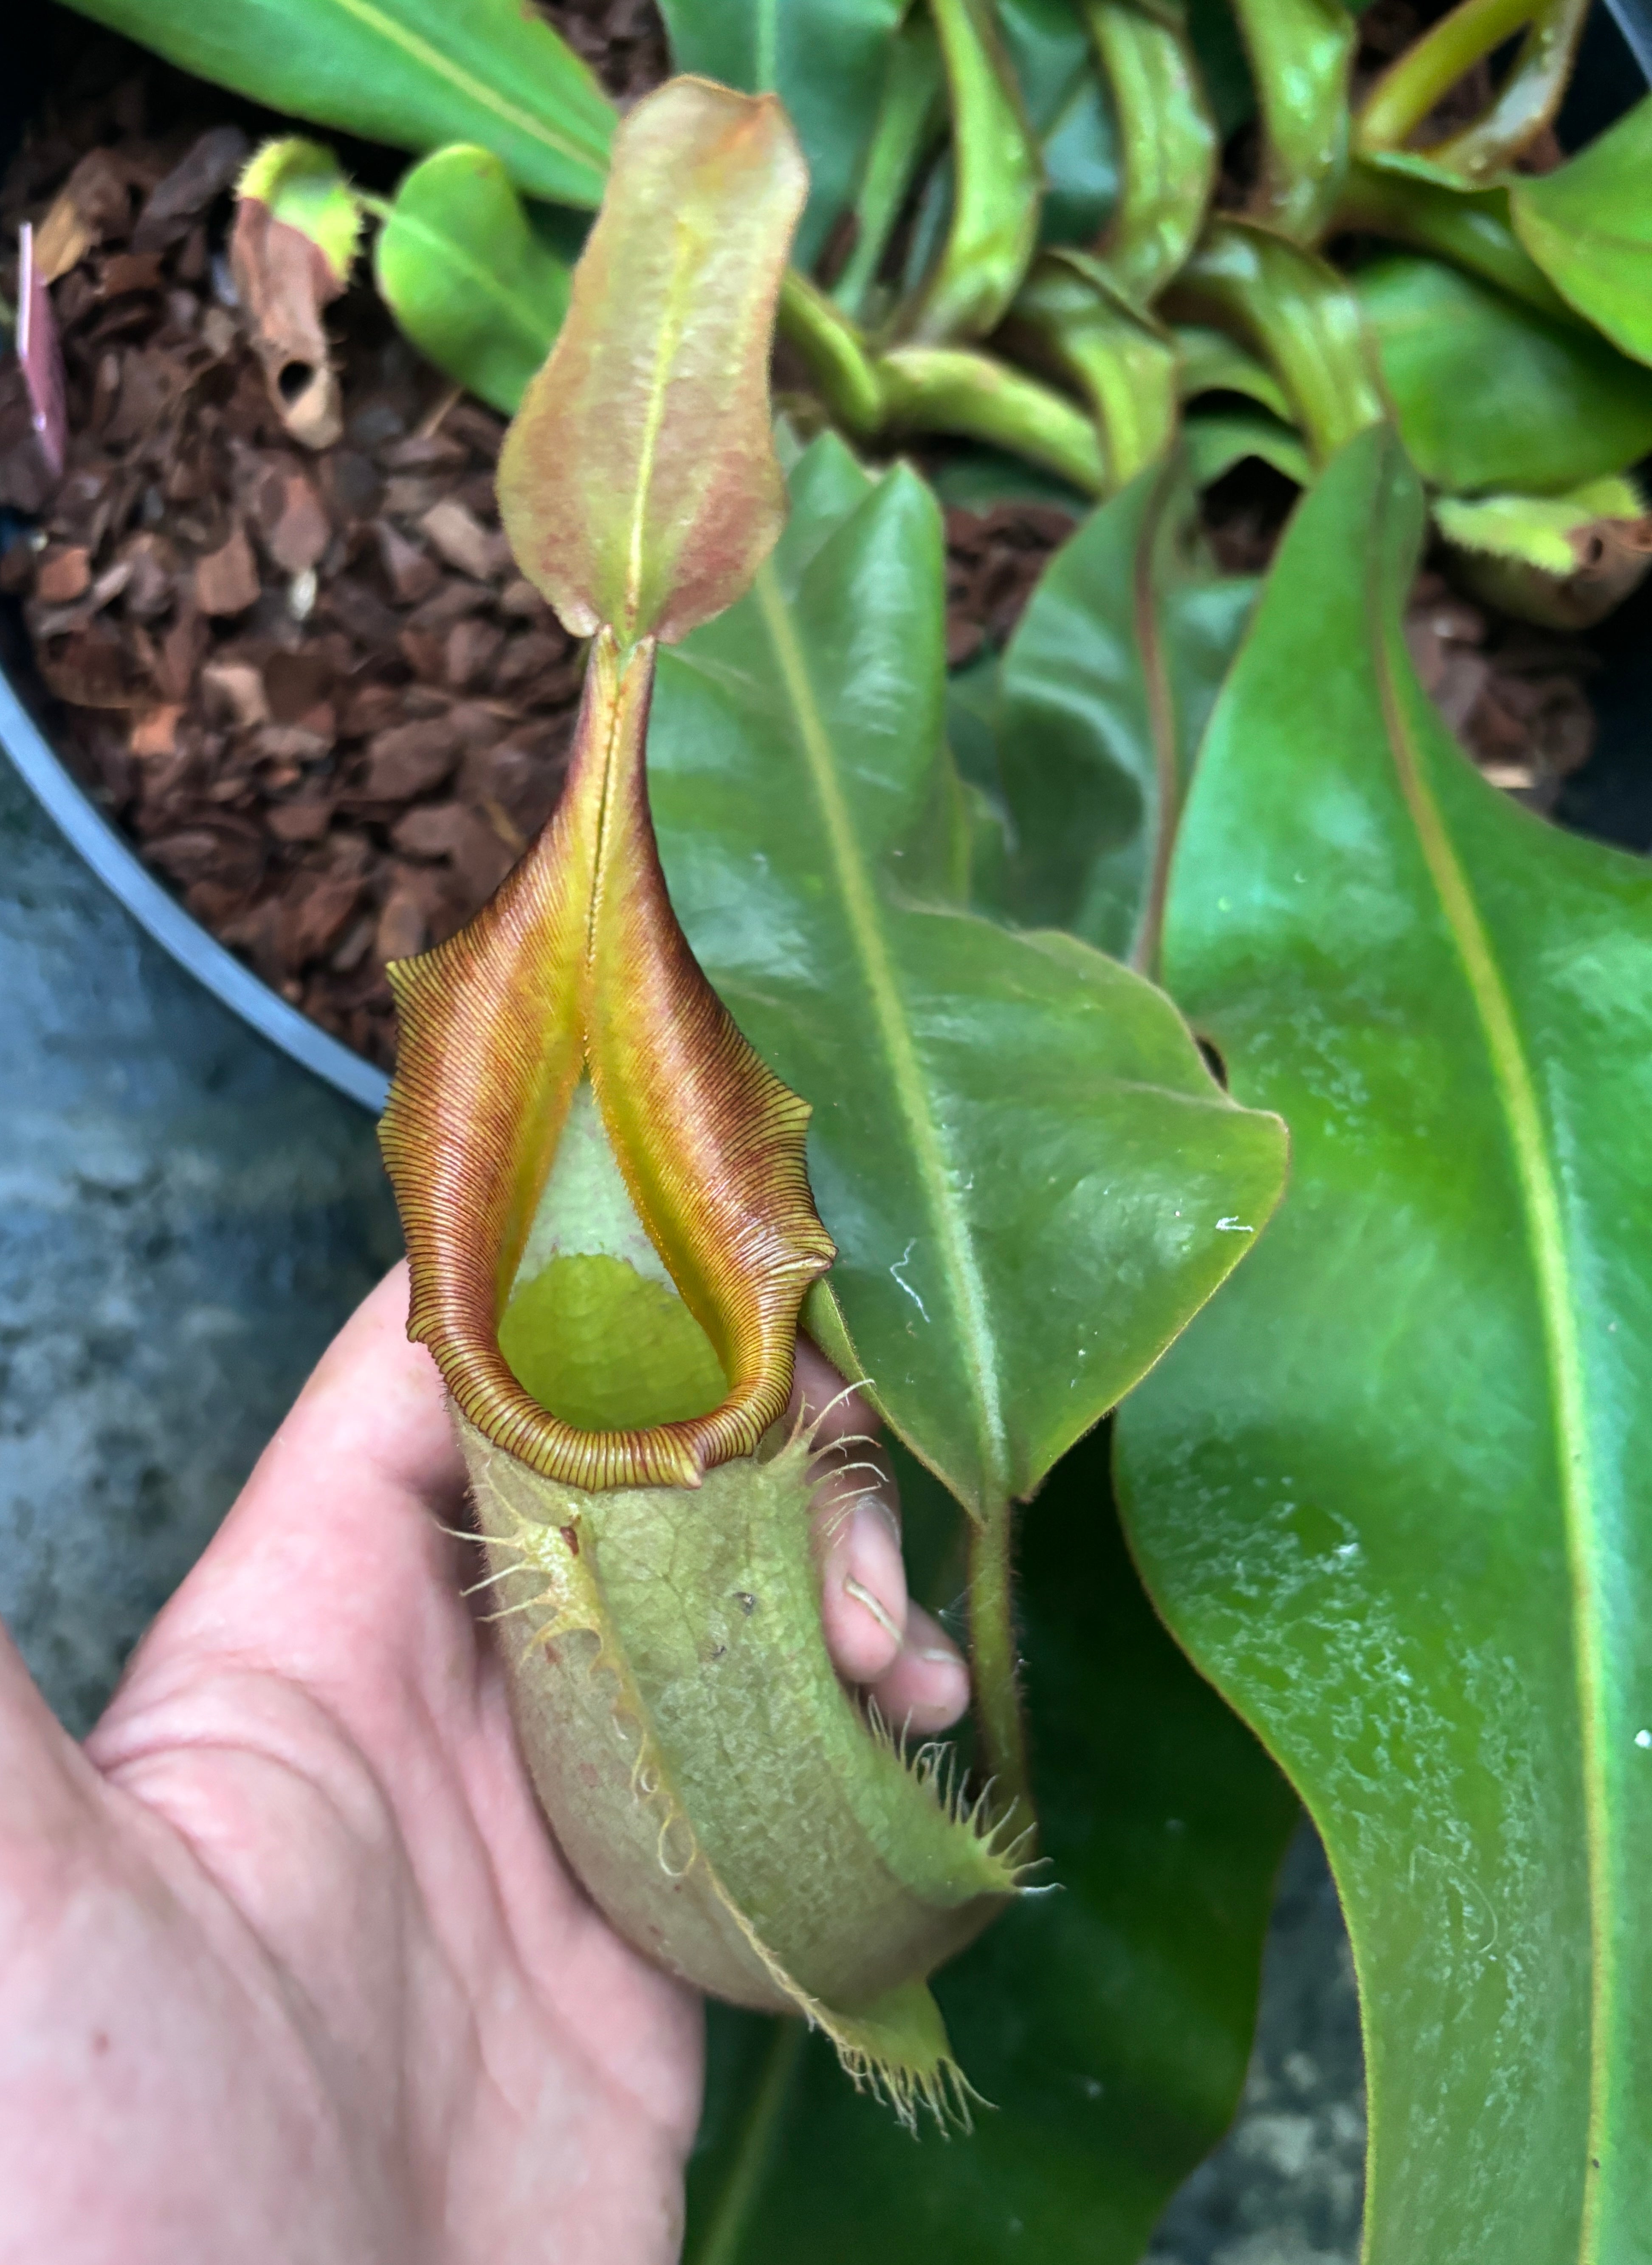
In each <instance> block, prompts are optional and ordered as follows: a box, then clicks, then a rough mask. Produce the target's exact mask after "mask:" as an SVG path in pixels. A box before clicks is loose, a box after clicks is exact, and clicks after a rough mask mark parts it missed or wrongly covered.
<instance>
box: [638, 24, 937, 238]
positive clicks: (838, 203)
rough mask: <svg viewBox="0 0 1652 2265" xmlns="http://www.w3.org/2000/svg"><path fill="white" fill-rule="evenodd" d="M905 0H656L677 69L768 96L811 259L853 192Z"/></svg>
mask: <svg viewBox="0 0 1652 2265" xmlns="http://www.w3.org/2000/svg"><path fill="white" fill-rule="evenodd" d="M905 6H906V0H786V4H785V5H783V6H782V5H780V4H778V0H661V4H660V13H661V15H662V16H663V17H664V18H665V19H666V32H667V33H668V34H669V35H670V39H671V54H672V60H673V62H674V64H675V65H676V67H677V69H679V70H682V71H697V72H699V73H700V75H701V76H702V77H704V78H715V79H720V80H721V81H722V83H723V84H724V86H738V87H741V88H743V89H744V90H745V91H746V93H747V94H777V95H778V96H779V97H780V98H781V100H782V102H783V103H784V104H785V106H786V111H787V114H788V116H789V117H790V120H791V122H792V125H793V126H794V127H796V129H797V139H798V141H799V142H801V143H802V145H803V154H804V157H805V158H807V160H808V164H809V203H808V206H807V208H806V210H805V211H804V216H803V219H802V221H801V222H800V223H799V224H798V229H797V261H798V264H799V266H804V267H810V266H812V265H813V264H814V262H815V260H816V259H818V258H819V253H820V250H821V247H822V246H823V244H825V242H826V237H828V236H829V235H830V234H831V232H832V229H833V225H834V224H835V222H837V220H838V218H839V216H840V215H841V213H842V212H843V210H844V208H846V206H847V205H848V203H849V200H850V199H851V197H852V195H853V193H854V190H855V179H856V176H857V174H858V172H859V171H860V164H861V158H862V152H863V151H864V150H865V149H866V146H867V142H868V140H869V138H870V134H871V130H872V122H873V120H874V119H875V117H876V116H877V106H878V99H879V97H880V95H881V93H882V91H883V85H884V69H885V65H886V62H887V60H888V54H889V45H890V40H891V36H892V35H893V33H894V32H895V30H896V27H897V26H898V25H899V22H900V19H901V16H902V14H903V13H904V11H905Z"/></svg>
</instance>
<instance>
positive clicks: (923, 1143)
mask: <svg viewBox="0 0 1652 2265" xmlns="http://www.w3.org/2000/svg"><path fill="white" fill-rule="evenodd" d="M756 595H757V603H758V609H759V611H760V612H761V615H762V619H763V626H764V628H765V630H767V631H768V638H769V642H770V644H771V645H772V646H773V648H774V652H775V660H776V662H777V663H778V665H779V668H780V673H781V677H782V681H783V682H784V684H785V687H786V691H787V694H788V696H789V698H790V703H791V707H792V712H793V715H794V716H795V717H796V719H797V737H798V740H799V743H800V745H801V746H802V748H803V752H804V760H805V761H806V762H807V764H808V768H809V776H810V780H811V784H812V786H813V788H814V790H815V797H816V799H817V801H818V802H819V806H820V814H821V817H822V819H823V820H824V822H825V827H826V841H827V845H828V847H829V848H830V851H831V856H832V863H833V869H834V870H835V872H836V875H837V879H838V883H839V887H840V890H841V896H842V901H843V905H844V908H845V925H846V927H847V928H848V933H849V936H850V937H851V939H852V941H853V943H854V946H855V953H856V956H857V958H859V961H860V965H861V972H862V979H863V980H864V983H865V986H866V990H867V993H868V995H869V996H870V1000H871V1004H872V1014H873V1019H874V1022H875V1024H876V1027H877V1038H878V1040H879V1042H880V1045H881V1046H882V1050H883V1052H884V1059H885V1060H886V1062H887V1064H888V1067H889V1077H890V1086H891V1091H892V1092H893V1094H894V1096H895V1101H896V1105H897V1107H898V1108H899V1111H900V1115H901V1118H902V1119H903V1120H904V1122H905V1124H906V1132H907V1135H908V1138H909V1140H910V1141H911V1146H912V1153H913V1158H914V1160H915V1162H916V1164H917V1171H918V1180H919V1183H920V1185H921V1189H922V1191H923V1194H924V1197H925V1199H926V1202H927V1205H928V1212H929V1215H930V1220H931V1224H932V1226H933V1227H934V1230H935V1241H936V1244H937V1246H938V1248H939V1249H940V1252H941V1258H942V1268H943V1271H944V1272H945V1276H946V1279H947V1286H948V1289H949V1292H950V1298H951V1304H952V1310H953V1315H954V1318H955V1320H956V1322H957V1326H958V1328H959V1329H960V1331H961V1333H962V1335H963V1337H964V1361H963V1364H962V1366H963V1370H964V1377H965V1379H966V1380H967V1382H968V1387H969V1391H970V1396H971V1399H972V1402H974V1406H975V1413H976V1419H977V1420H976V1438H977V1446H978V1451H979V1459H980V1465H981V1471H982V1475H983V1477H984V1478H985V1481H986V1489H987V1497H986V1499H985V1500H983V1502H982V1503H981V1504H980V1505H979V1509H980V1511H981V1513H982V1514H986V1515H990V1514H991V1512H992V1511H993V1510H994V1509H996V1508H1001V1506H1002V1504H1004V1503H1005V1502H1007V1501H1008V1495H1009V1482H1008V1443H1007V1441H1006V1438H1005V1433H1004V1421H1003V1415H1002V1412H1001V1409H1000V1408H999V1405H998V1399H997V1394H996V1391H995V1389H994V1388H993V1387H994V1384H995V1380H996V1375H997V1364H996V1361H995V1358H994V1351H993V1334H992V1330H991V1329H990V1327H989V1325H988V1322H987V1301H986V1285H985V1283H984V1282H983V1281H982V1279H981V1273H980V1268H979V1264H977V1261H976V1256H975V1250H974V1246H973V1242H972V1238H971V1235H970V1232H969V1227H968V1226H967V1224H966V1223H965V1222H964V1220H962V1219H960V1218H959V1216H958V1213H957V1205H956V1204H955V1203H954V1201H953V1199H952V1194H951V1189H950V1165H949V1162H948V1159H947V1154H946V1148H945V1143H944V1141H943V1140H942V1134H941V1129H940V1127H939V1125H937V1124H936V1123H935V1118H934V1116H933V1115H932V1113H931V1111H930V1109H929V1106H928V1098H927V1096H926V1095H925V1092H924V1086H923V1075H922V1072H921V1069H920V1067H919V1063H918V1055H917V1049H916V1047H915V1045H913V1036H912V1031H911V1030H910V1028H909V1026H908V1023H907V1020H906V1011H905V1009H904V1006H903V1004H902V1001H901V996H900V987H899V982H898V980H897V979H896V975H895V970H894V965H893V963H892V960H891V956H890V951H889V946H888V943H887V940H886V938H885V936H884V927H883V921H882V920H881V918H880V916H879V904H878V895H877V885H876V883H875V881H874V880H873V878H872V875H871V873H870V871H869V870H868V868H867V863H866V859H865V857H864V856H863V855H862V849H861V845H860V841H859V839H858V837H857V836H856V834H855V826H854V821H853V819H852V818H851V817H850V814H849V808H848V801H847V799H846V797H845V796H844V793H843V790H842V787H841V783H840V781H839V778H838V775H837V763H836V760H835V756H834V753H833V746H832V740H831V735H830V733H829V732H828V731H827V729H826V722H825V719H824V717H822V716H821V713H820V710H819V703H818V702H817V701H816V699H815V695H814V686H813V683H812V681H811V678H810V675H809V667H808V663H807V661H806V660H805V659H804V654H803V652H802V649H801V647H800V646H799V645H798V642H797V636H796V633H795V631H794V630H793V627H792V623H791V617H790V613H789V611H788V609H787V606H786V601H785V598H784V596H783V595H782V591H781V588H780V584H779V580H778V579H777V577H776V575H775V570H774V567H773V565H772V564H768V563H766V564H764V565H763V566H762V567H761V570H760V571H759V573H758V576H757V581H756ZM876 1381H877V1380H876V1379H873V1384H874V1387H876Z"/></svg>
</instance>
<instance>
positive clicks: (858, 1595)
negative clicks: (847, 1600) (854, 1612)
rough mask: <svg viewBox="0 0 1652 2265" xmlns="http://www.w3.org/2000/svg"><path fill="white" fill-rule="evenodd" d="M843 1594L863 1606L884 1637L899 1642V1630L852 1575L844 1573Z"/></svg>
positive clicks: (883, 1609) (877, 1602)
mask: <svg viewBox="0 0 1652 2265" xmlns="http://www.w3.org/2000/svg"><path fill="white" fill-rule="evenodd" d="M843 1593H844V1595H845V1596H846V1597H853V1598H854V1599H855V1603H856V1604H857V1605H863V1606H865V1607H866V1610H867V1611H868V1612H869V1613H870V1614H871V1616H872V1618H873V1619H874V1620H876V1621H877V1625H878V1627H879V1628H882V1629H883V1631H884V1635H888V1636H891V1637H892V1638H893V1639H894V1641H895V1642H897V1643H899V1642H900V1630H899V1628H898V1627H897V1625H896V1623H895V1621H894V1620H892V1619H891V1616H890V1614H889V1613H888V1611H887V1610H886V1609H885V1607H884V1606H883V1605H882V1604H881V1603H880V1602H879V1600H878V1599H877V1598H876V1597H875V1596H874V1595H873V1594H872V1592H871V1591H870V1589H869V1588H868V1587H867V1586H866V1584H865V1583H864V1582H863V1581H857V1580H856V1579H855V1576H854V1574H853V1573H846V1574H845V1575H844V1576H843Z"/></svg>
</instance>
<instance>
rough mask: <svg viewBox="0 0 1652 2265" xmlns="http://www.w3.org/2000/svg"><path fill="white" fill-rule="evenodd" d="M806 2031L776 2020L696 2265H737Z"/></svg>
mask: <svg viewBox="0 0 1652 2265" xmlns="http://www.w3.org/2000/svg"><path fill="white" fill-rule="evenodd" d="M805 2035H806V2032H805V2030H804V2026H803V2023H802V2022H801V2021H790V2020H788V2019H785V2018H784V2017H782V2019H781V2020H779V2021H776V2022H775V2037H774V2042H773V2043H772V2044H771V2045H770V2046H769V2048H768V2054H767V2056H766V2057H765V2058H764V2062H763V2073H762V2075H761V2077H760V2078H759V2079H758V2085H757V2094H756V2097H755V2098H754V2099H753V2101H752V2105H751V2108H750V2111H749V2113H748V2114H747V2116H746V2129H745V2130H743V2131H742V2132H741V2134H740V2138H739V2147H738V2149H737V2151H736V2153H735V2157H734V2163H733V2167H732V2168H731V2171H730V2173H729V2177H728V2183H727V2184H726V2185H725V2186H724V2189H723V2192H722V2194H721V2195H720V2196H718V2198H717V2207H716V2209H715V2210H714V2211H713V2212H712V2217H711V2223H710V2225H708V2226H707V2228H706V2232H705V2239H704V2240H702V2242H701V2243H700V2245H699V2247H698V2248H697V2249H696V2250H695V2256H694V2265H735V2261H736V2259H737V2258H738V2257H739V2254H740V2246H741V2244H742V2242H743V2241H744V2240H745V2237H746V2221H747V2219H748V2218H749V2217H750V2216H751V2210H752V2204H753V2202H754V2201H755V2200H756V2198H757V2191H758V2189H759V2187H760V2186H761V2184H762V2180H763V2174H764V2172H765V2171H766V2170H767V2169H768V2159H769V2156H770V2154H771V2153H772V2152H774V2145H775V2130H776V2127H777V2126H778V2124H779V2122H780V2114H781V2110H782V2108H783V2107H784V2106H785V2104H786V2094H787V2093H788V2092H789V2091H790V2089H791V2079H792V2076H793V2074H794V2072H796V2069H797V2060H798V2056H799V2055H800V2054H801V2053H802V2051H803V2046H804V2036H805Z"/></svg>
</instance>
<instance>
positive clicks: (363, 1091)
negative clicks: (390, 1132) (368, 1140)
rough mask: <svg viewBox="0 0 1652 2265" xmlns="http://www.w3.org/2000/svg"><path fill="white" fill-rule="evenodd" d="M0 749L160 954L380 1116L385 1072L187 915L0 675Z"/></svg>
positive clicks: (386, 1087)
mask: <svg viewBox="0 0 1652 2265" xmlns="http://www.w3.org/2000/svg"><path fill="white" fill-rule="evenodd" d="M0 747H4V749H5V752H6V754H8V755H10V757H11V762H12V766H13V768H15V769H16V771H17V773H18V776H19V777H20V778H21V779H22V781H23V783H24V784H25V786H26V787H28V788H29V789H30V790H31V791H32V792H33V795H34V797H35V799H36V800H37V801H38V802H39V803H40V805H41V807H42V808H43V809H44V810H45V812H47V816H48V817H49V818H51V819H53V820H54V821H55V824H56V825H57V827H58V828H59V830H60V831H61V832H62V834H63V835H64V837H65V838H66V840H67V841H69V845H70V847H71V848H75V849H77V850H78V851H79V852H80V855H81V856H83V857H84V859H85V861H86V863H87V864H88V865H90V866H91V870H92V871H93V872H94V873H95V874H96V875H97V876H98V879H99V880H100V881H101V882H102V883H103V884H104V885H105V887H106V888H107V889H108V890H109V891H110V892H111V894H112V895H113V896H116V897H118V898H119V899H120V902H121V903H122V904H123V905H124V906H125V907H126V908H127V911H128V912H129V913H130V914H131V915H132V917H133V919H134V920H135V921H136V922H137V923H138V926H139V927H140V928H142V929H144V930H146V931H147V933H148V934H149V935H150V936H153V937H154V939H155V941H156V943H158V944H159V945H160V947H161V949H162V950H164V951H165V952H168V953H170V955H171V958H173V959H175V960H176V961H177V962H178V965H179V966H180V967H183V968H185V969H186V970H187V971H188V972H189V973H190V974H191V975H193V977H194V978H195V980H197V982H199V983H202V984H204V985H205V986H206V987H207V990H208V991H210V992H211V993H212V994H213V995H214V997H215V998H216V999H219V1000H221V1001H222V1003H223V1004H224V1005H225V1006H226V1007H228V1008H229V1010H230V1012H231V1013H232V1014H235V1015H238V1016H240V1017H241V1019H242V1021H243V1022H244V1023H251V1027H252V1028H253V1029H254V1030H255V1031H258V1035H259V1036H260V1037H261V1038H267V1039H268V1040H269V1042H270V1044H271V1045H273V1046H279V1047H280V1051H281V1052H283V1053H284V1054H287V1055H288V1056H290V1058H291V1059H292V1060H294V1061H295V1062H299V1063H301V1064H302V1066H303V1067H304V1068H306V1069H309V1070H313V1071H314V1072H315V1074H316V1075H317V1077H320V1078H324V1079H325V1080H326V1082H327V1083H328V1084H329V1085H331V1086H333V1087H336V1088H337V1089H338V1092H340V1093H342V1094H345V1095H346V1096H348V1097H349V1099H351V1100H352V1101H354V1102H357V1103H360V1106H361V1107H362V1108H363V1109H366V1110H369V1111H371V1112H372V1113H373V1115H375V1117H376V1116H377V1115H378V1114H379V1112H380V1111H381V1110H382V1108H383V1106H384V1103H385V1100H386V1097H387V1096H388V1095H389V1089H390V1081H389V1077H388V1076H387V1075H386V1074H385V1073H384V1071H383V1070H382V1069H380V1068H379V1067H378V1066H377V1065H376V1063H374V1062H370V1061H369V1060H368V1059H367V1057H366V1055H365V1054H359V1053H357V1052H355V1051H354V1049H353V1047H351V1046H346V1045H344V1044H343V1043H342V1041H341V1040H339V1039H338V1038H333V1037H332V1036H331V1034H330V1033H329V1032H327V1031H324V1030H323V1029H322V1027H321V1025H320V1023H312V1022H311V1020H310V1019H309V1016H308V1015H304V1014H301V1013H300V1011H299V1009H297V1008H296V1007H294V1006H290V1005H289V1004H288V1003H287V1001H286V1000H285V999H283V998H282V997H281V995H280V993H279V992H276V991H273V990H272V989H271V988H270V987H269V985H268V984H267V983H266V982H265V981H264V980H262V978H261V977H259V976H257V975H255V974H254V973H253V972H252V970H251V968H250V967H248V966H246V965H244V964H243V962H242V961H240V960H238V959H237V958H236V956H235V954H234V953H233V952H232V951H230V950H228V949H227V948H226V947H225V946H224V945H223V944H222V943H219V942H218V940H217V938H216V937H215V936H212V935H211V934H209V933H208V931H207V929H205V928H203V927H202V926H201V924H200V921H198V920H197V919H196V918H195V917H194V915H193V913H189V912H186V910H185V909H184V907H183V906H182V905H181V904H179V902H178V899H177V898H176V897H174V896H173V895H172V894H171V892H170V890H168V889H167V888H165V887H164V885H163V884H162V883H161V882H160V881H158V880H157V879H156V877H155V876H154V874H153V873H151V872H150V871H149V868H148V866H147V865H145V864H144V863H143V862H142V859H141V858H140V857H139V856H138V855H137V853H136V851H135V850H134V849H133V848H131V847H130V846H129V845H128V844H127V841H125V840H124V839H123V838H122V836H121V835H120V834H118V833H117V832H116V831H115V829H114V827H113V826H112V825H111V824H110V823H109V821H108V819H106V817H105V816H104V815H103V812H101V811H100V810H99V809H98V806H97V805H96V804H95V803H94V802H93V801H92V800H91V797H90V796H89V795H88V794H87V792H86V790H85V789H84V787H83V786H82V785H81V783H80V782H79V781H78V780H77V779H76V777H75V776H73V775H72V773H71V772H69V770H68V769H67V768H65V766H64V764H63V762H62V759H61V757H60V756H59V755H58V754H56V753H55V751H54V749H53V748H52V747H51V746H50V744H49V742H48V741H47V738H46V735H45V733H44V732H42V731H41V730H40V725H38V724H37V723H36V721H35V719H34V717H33V715H32V714H31V713H30V711H29V710H28V709H27V707H26V706H25V704H24V702H23V700H22V698H21V697H20V696H19V695H18V688H17V685H16V683H15V681H13V678H12V676H11V674H10V672H9V671H7V670H6V669H5V668H4V667H3V666H0Z"/></svg>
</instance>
